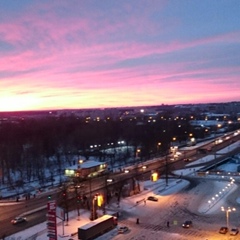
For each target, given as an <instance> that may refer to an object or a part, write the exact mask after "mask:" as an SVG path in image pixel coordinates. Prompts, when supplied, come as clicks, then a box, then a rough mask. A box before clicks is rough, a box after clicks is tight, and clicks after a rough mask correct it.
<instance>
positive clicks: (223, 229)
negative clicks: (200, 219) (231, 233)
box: [219, 227, 228, 234]
mask: <svg viewBox="0 0 240 240" xmlns="http://www.w3.org/2000/svg"><path fill="white" fill-rule="evenodd" d="M227 232H228V228H227V227H221V228H220V229H219V233H221V234H226V233H227Z"/></svg>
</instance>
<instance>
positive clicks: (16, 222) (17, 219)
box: [11, 217, 27, 225]
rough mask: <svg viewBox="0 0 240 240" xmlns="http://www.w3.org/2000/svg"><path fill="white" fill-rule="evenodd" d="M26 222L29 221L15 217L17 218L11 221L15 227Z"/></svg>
mask: <svg viewBox="0 0 240 240" xmlns="http://www.w3.org/2000/svg"><path fill="white" fill-rule="evenodd" d="M26 221H27V219H26V218H25V217H15V218H14V219H13V220H12V221H11V223H12V224H13V225H15V224H18V223H23V222H26Z"/></svg>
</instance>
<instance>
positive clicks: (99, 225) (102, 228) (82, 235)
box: [78, 215, 117, 240]
mask: <svg viewBox="0 0 240 240" xmlns="http://www.w3.org/2000/svg"><path fill="white" fill-rule="evenodd" d="M116 225H117V218H116V217H114V216H111V215H104V216H102V217H100V218H98V219H96V220H94V221H92V222H89V223H87V224H85V225H84V226H82V227H79V228H78V239H79V240H91V239H95V238H96V237H98V236H100V235H102V234H104V233H105V232H107V231H109V230H111V229H113V228H114V227H116Z"/></svg>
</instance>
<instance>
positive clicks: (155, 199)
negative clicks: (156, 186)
mask: <svg viewBox="0 0 240 240" xmlns="http://www.w3.org/2000/svg"><path fill="white" fill-rule="evenodd" d="M147 200H149V201H154V202H157V201H158V198H157V197H154V196H149V197H148V198H147Z"/></svg>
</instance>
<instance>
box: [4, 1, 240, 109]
mask: <svg viewBox="0 0 240 240" xmlns="http://www.w3.org/2000/svg"><path fill="white" fill-rule="evenodd" d="M229 101H240V1H239V0H201V1H199V0H196V1H194V0H65V1H62V0H51V1H49V0H41V1H37V0H19V1H16V0H1V1H0V111H19V110H48V109H49V110H50V109H51V110H53V109H82V108H107V107H124V106H149V105H161V104H186V103H208V102H229Z"/></svg>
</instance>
